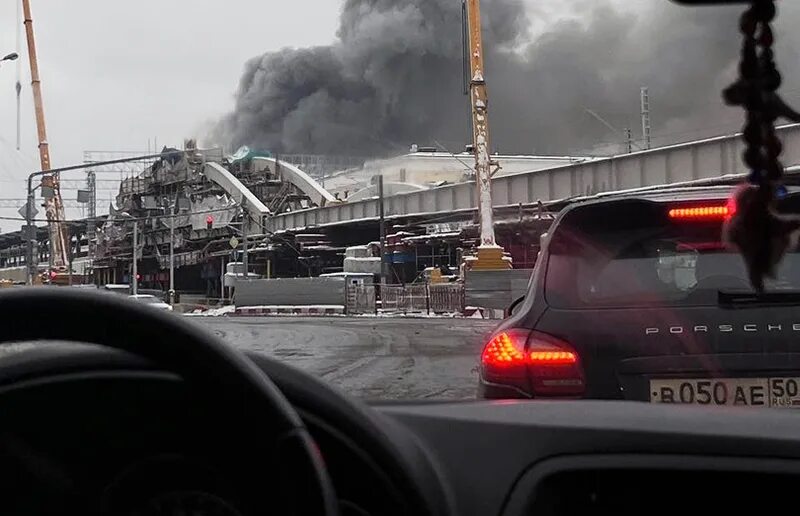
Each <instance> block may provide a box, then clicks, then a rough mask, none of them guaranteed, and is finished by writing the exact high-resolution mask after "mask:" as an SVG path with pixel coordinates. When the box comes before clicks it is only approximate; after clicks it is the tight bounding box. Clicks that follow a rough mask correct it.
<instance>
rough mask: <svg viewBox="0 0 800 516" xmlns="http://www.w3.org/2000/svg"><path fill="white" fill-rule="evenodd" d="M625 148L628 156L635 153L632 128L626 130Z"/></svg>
mask: <svg viewBox="0 0 800 516" xmlns="http://www.w3.org/2000/svg"><path fill="white" fill-rule="evenodd" d="M625 148H626V150H627V152H628V154H630V153H631V152H633V134H632V133H631V128H630V127H626V128H625Z"/></svg>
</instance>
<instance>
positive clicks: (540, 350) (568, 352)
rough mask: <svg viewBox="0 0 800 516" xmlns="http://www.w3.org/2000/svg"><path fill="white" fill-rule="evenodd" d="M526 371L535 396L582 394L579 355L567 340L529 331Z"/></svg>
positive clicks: (582, 377) (583, 384)
mask: <svg viewBox="0 0 800 516" xmlns="http://www.w3.org/2000/svg"><path fill="white" fill-rule="evenodd" d="M528 372H529V374H530V378H531V387H532V388H533V393H534V395H536V396H582V395H583V393H584V392H585V390H586V383H585V381H584V375H583V367H582V366H581V361H580V356H579V355H578V352H577V351H575V350H574V349H573V348H572V346H570V345H569V343H567V342H566V341H563V340H561V339H558V338H556V337H553V336H552V335H548V334H546V333H542V332H538V331H532V332H531V335H530V337H529V338H528Z"/></svg>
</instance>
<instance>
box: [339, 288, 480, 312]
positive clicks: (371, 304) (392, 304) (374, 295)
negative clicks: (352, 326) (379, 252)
mask: <svg viewBox="0 0 800 516" xmlns="http://www.w3.org/2000/svg"><path fill="white" fill-rule="evenodd" d="M464 299H465V297H464V284H463V283H441V284H430V285H428V284H425V285H348V287H347V313H348V314H356V315H357V314H374V313H379V312H380V313H387V314H392V313H395V314H460V313H463V312H464Z"/></svg>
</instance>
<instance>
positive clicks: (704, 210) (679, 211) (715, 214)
mask: <svg viewBox="0 0 800 516" xmlns="http://www.w3.org/2000/svg"><path fill="white" fill-rule="evenodd" d="M735 211H736V209H735V206H733V207H731V206H730V203H729V204H725V205H721V206H720V205H712V206H686V207H681V208H672V209H670V210H669V212H668V214H669V218H671V219H673V220H715V219H719V220H723V219H725V218H727V217H729V216H732V215H733V212H735Z"/></svg>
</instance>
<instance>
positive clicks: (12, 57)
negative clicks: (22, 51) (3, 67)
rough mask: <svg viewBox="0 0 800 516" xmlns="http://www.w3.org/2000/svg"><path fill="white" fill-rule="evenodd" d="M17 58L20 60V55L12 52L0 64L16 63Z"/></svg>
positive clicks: (0, 60)
mask: <svg viewBox="0 0 800 516" xmlns="http://www.w3.org/2000/svg"><path fill="white" fill-rule="evenodd" d="M17 58H19V54H17V53H16V52H11V53H10V54H7V55H6V56H5V57H4V58H3V59H0V62H2V61H16V60H17Z"/></svg>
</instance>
